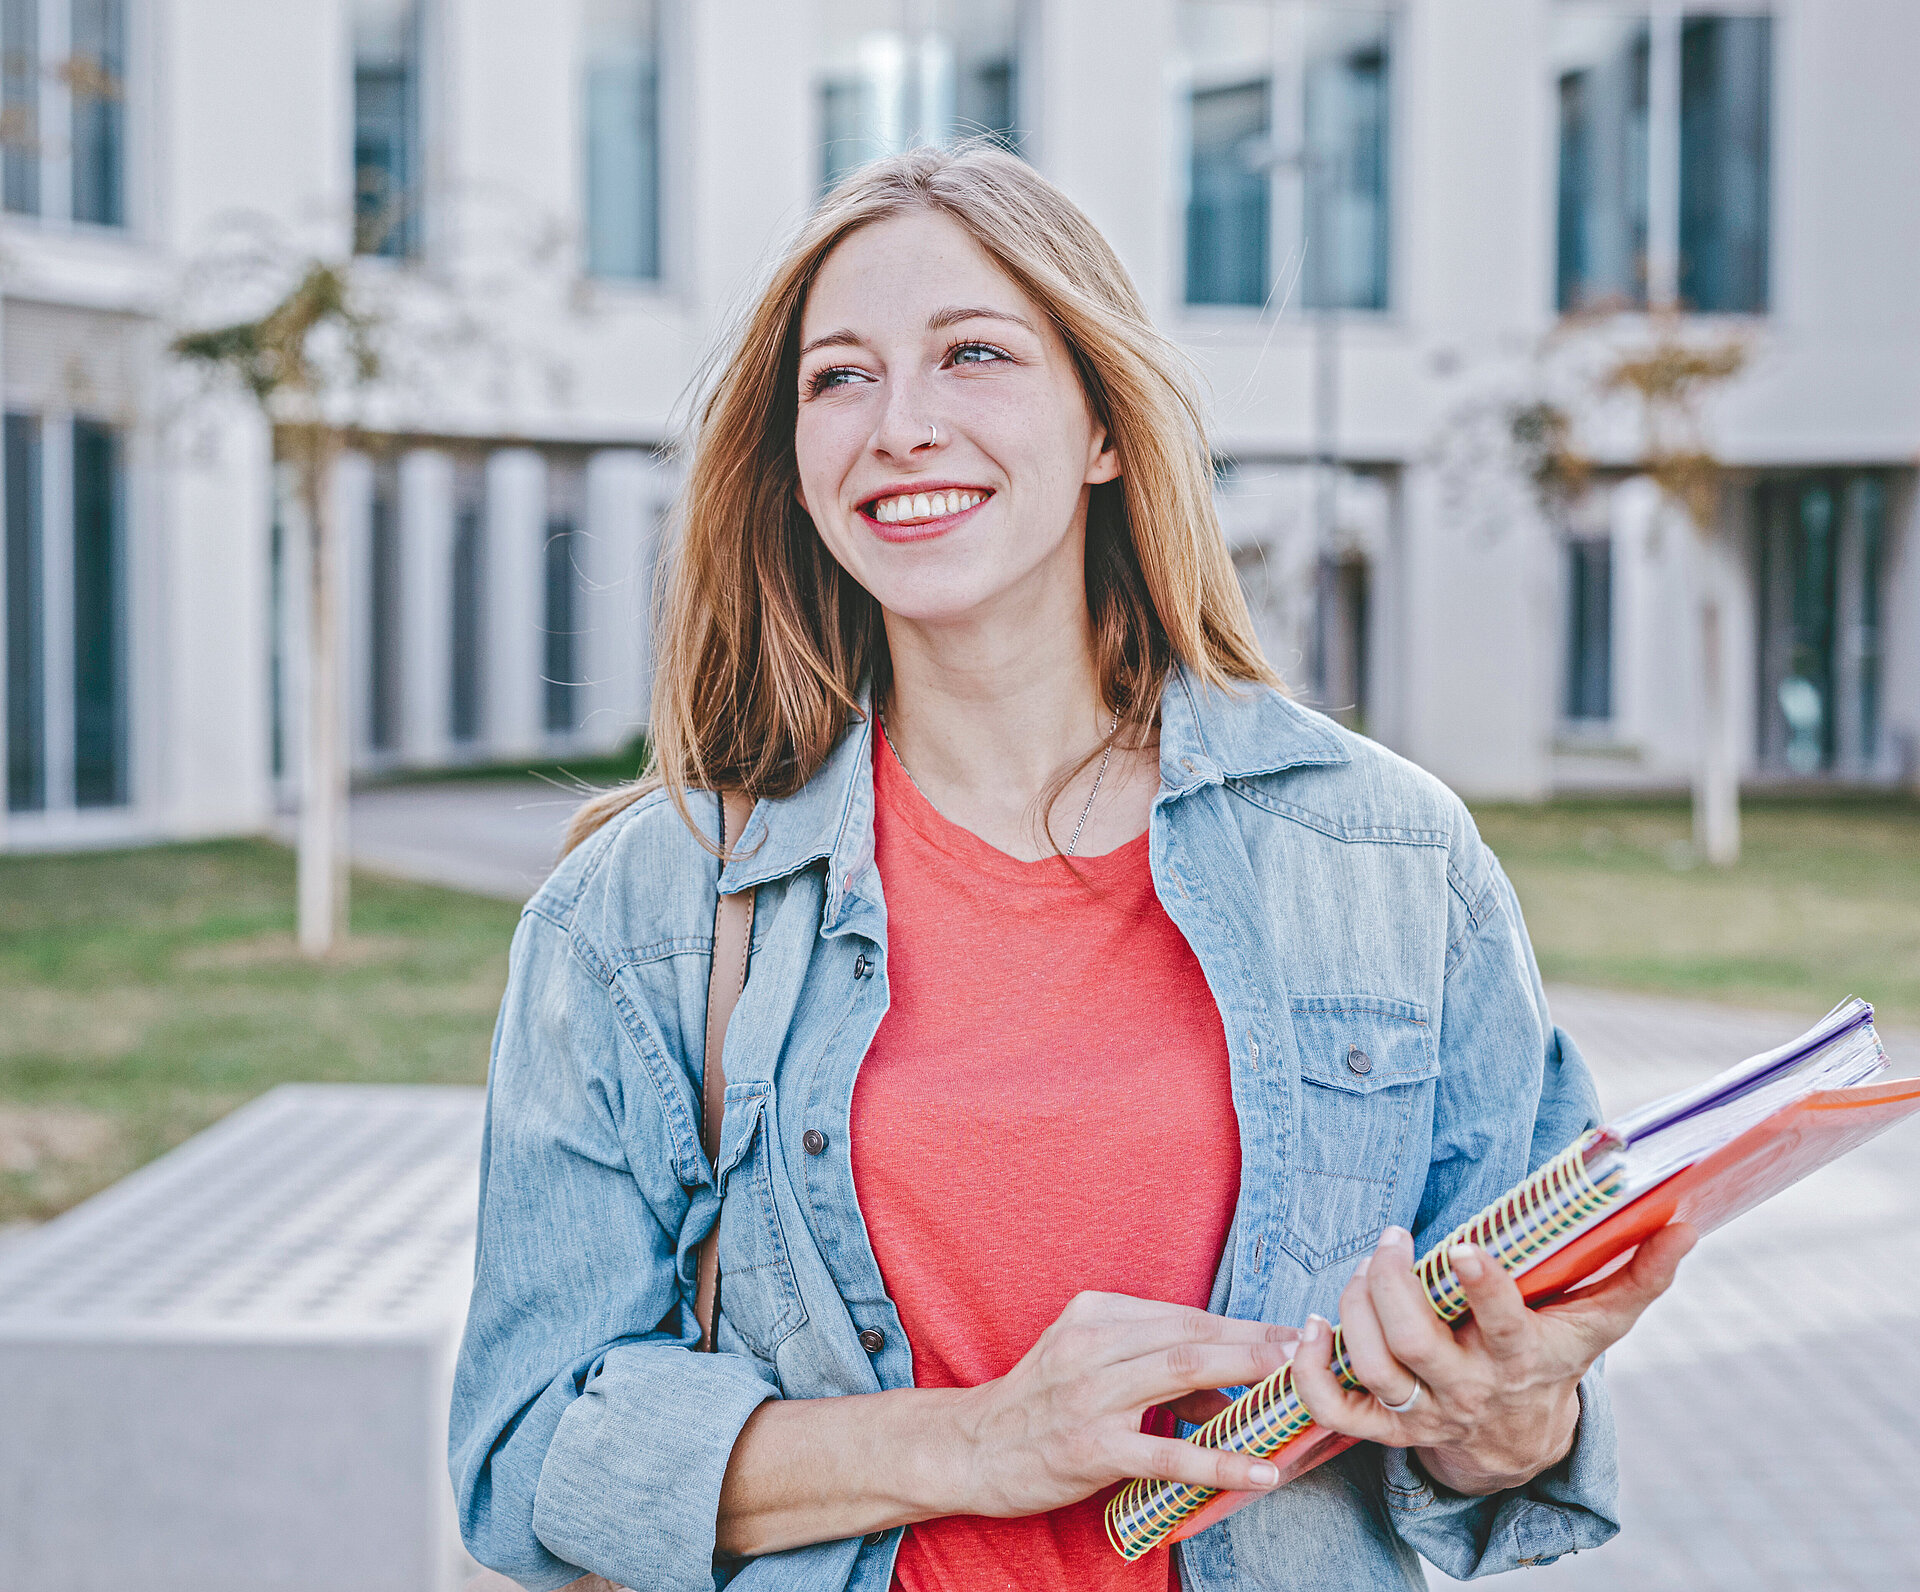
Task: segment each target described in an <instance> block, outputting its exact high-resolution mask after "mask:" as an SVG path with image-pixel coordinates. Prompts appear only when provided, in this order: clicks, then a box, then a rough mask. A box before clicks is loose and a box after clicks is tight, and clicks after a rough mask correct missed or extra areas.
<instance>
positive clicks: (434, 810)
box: [353, 781, 1920, 1592]
mask: <svg viewBox="0 0 1920 1592" xmlns="http://www.w3.org/2000/svg"><path fill="white" fill-rule="evenodd" d="M574 801H575V798H574V797H573V796H572V795H571V794H570V793H568V792H565V791H562V790H559V789H556V788H555V787H553V786H551V785H546V784H542V783H539V782H537V781H518V782H512V783H505V782H503V783H501V784H469V785H445V786H412V787H400V788H394V789H389V790H382V791H375V792H369V793H366V794H363V795H360V796H357V797H355V798H354V805H353V833H354V841H353V850H354V855H355V857H356V859H358V860H359V861H360V862H362V863H363V864H365V865H367V866H370V867H374V868H377V869H381V870H384V871H388V872H394V873H400V874H404V875H406V876H409V877H414V878H424V879H429V880H433V881H435V882H439V883H445V884H450V885H458V886H463V887H465V888H468V889H473V890H477V891H482V892H485V893H489V894H497V895H503V896H508V897H512V898H514V899H524V898H525V897H526V896H527V895H528V894H529V893H530V892H531V891H532V890H533V889H534V888H535V886H536V885H538V883H539V881H540V880H541V878H543V877H544V876H545V873H546V870H547V868H548V867H549V866H550V864H551V862H552V858H553V855H554V853H555V850H556V849H557V846H558V843H559V834H560V830H561V827H562V826H563V825H564V823H565V820H566V815H567V813H568V812H569V811H571V809H572V807H573V804H574ZM1841 993H1843V992H1841V991H1835V996H1836V998H1838V996H1839V995H1840V994H1841ZM1553 999H1554V1013H1555V1016H1556V1017H1557V1018H1558V1020H1559V1021H1560V1023H1561V1024H1562V1025H1563V1026H1564V1027H1566V1028H1567V1029H1568V1030H1569V1031H1570V1032H1571V1033H1572V1034H1573V1035H1574V1036H1575V1038H1576V1039H1578V1040H1579V1042H1580V1044H1581V1046H1582V1048H1583V1049H1584V1050H1585V1052H1586V1054H1587V1056H1588V1058H1589V1060H1590V1061H1591V1062H1592V1063H1593V1067H1594V1072H1595V1074H1596V1076H1597V1077H1598V1079H1599V1083H1600V1092H1601V1098H1602V1102H1603V1104H1604V1105H1605V1107H1606V1108H1607V1110H1609V1111H1610V1112H1612V1111H1619V1110H1621V1109H1623V1108H1625V1107H1628V1106H1632V1105H1637V1104H1639V1103H1640V1102H1642V1101H1644V1100H1648V1099H1651V1098H1653V1097H1655V1096H1657V1095H1661V1094H1665V1093H1668V1092H1670V1091H1672V1090H1674V1089H1677V1088H1679V1087H1680V1086H1681V1085H1683V1084H1685V1083H1687V1082H1689V1081H1691V1080H1693V1079H1696V1078H1700V1077H1704V1076H1706V1075H1708V1074H1710V1073H1712V1072H1715V1071H1717V1070H1718V1069H1720V1068H1722V1067H1725V1066H1727V1065H1729V1064H1730V1063H1732V1062H1734V1061H1737V1060H1738V1059H1740V1058H1741V1057H1742V1056H1747V1055H1751V1054H1753V1053H1754V1052H1756V1051H1759V1050H1763V1049H1766V1048H1768V1047H1770V1046H1772V1045H1775V1044H1778V1043H1779V1042H1780V1041H1781V1040H1783V1039H1787V1038H1791V1037H1792V1036H1793V1034H1795V1033H1796V1032H1798V1031H1799V1030H1800V1029H1802V1028H1804V1027H1805V1026H1806V1024H1807V1022H1809V1021H1811V1020H1812V1018H1814V1017H1815V1016H1817V1015H1819V1014H1818V1013H1813V1012H1809V1013H1803V1014H1799V1015H1797V1016H1796V1015H1787V1016H1782V1015H1778V1014H1772V1013H1761V1012H1747V1011H1740V1010H1734V1009H1729V1008H1725V1007H1717V1006H1707V1005H1698V1004H1690V1003H1682V1002H1674V1001H1660V1000H1651V999H1646V998H1642V997H1636V996H1621V995H1613V994H1603V993H1599V992H1595V991H1589V990H1576V989H1559V990H1555V991H1554V992H1553ZM1889 1047H1890V1049H1891V1050H1892V1051H1893V1056H1894V1061H1895V1065H1896V1069H1897V1070H1898V1071H1900V1072H1906V1073H1911V1072H1920V1034H1897V1035H1891V1036H1889ZM1608 1367H1609V1375H1610V1378H1611V1381H1612V1386H1613V1390H1614V1399H1615V1402H1616V1405H1617V1407H1618V1411H1619V1420H1620V1446H1621V1471H1622V1476H1623V1484H1622V1492H1623V1497H1622V1509H1623V1513H1624V1518H1625V1522H1626V1525H1625V1529H1624V1530H1623V1531H1622V1533H1621V1535H1620V1536H1619V1537H1618V1538H1616V1539H1615V1540H1614V1541H1613V1542H1611V1543H1609V1544H1608V1545H1607V1546H1606V1547H1605V1548H1602V1549H1599V1550H1596V1551H1595V1552H1592V1553H1586V1554H1580V1555H1576V1556H1574V1557H1572V1558H1568V1559H1565V1560H1563V1561H1561V1562H1560V1563H1559V1564H1556V1565H1552V1566H1549V1567H1547V1568H1544V1569H1539V1570H1524V1571H1520V1572H1517V1574H1516V1575H1515V1576H1513V1577H1508V1578H1506V1579H1505V1580H1503V1581H1502V1582H1501V1583H1500V1585H1502V1586H1506V1587H1512V1588H1514V1589H1516V1592H1522V1589H1525V1588H1533V1589H1536V1592H1590V1589H1599V1588H1606V1589H1608V1592H1613V1589H1626V1592H1907V1589H1912V1592H1920V1121H1910V1122H1908V1123H1906V1124H1904V1125H1903V1126H1902V1127H1901V1128H1898V1129H1896V1130H1894V1131H1893V1132H1892V1133H1890V1134H1888V1135H1887V1136H1886V1137H1884V1138H1882V1139H1880V1140H1879V1141H1877V1142H1876V1143H1874V1144H1872V1145H1870V1146H1868V1147H1867V1148H1866V1149H1865V1150H1862V1151H1860V1152H1858V1153H1856V1154H1855V1155H1853V1156H1852V1157H1850V1158H1849V1159H1848V1160H1846V1161H1845V1162H1843V1163H1841V1164H1840V1165H1837V1166H1833V1167H1829V1168H1828V1169H1827V1170H1826V1171H1824V1172H1822V1173H1820V1174H1819V1175H1817V1176H1816V1177H1813V1178H1810V1179H1809V1180H1808V1181H1807V1182H1805V1183H1803V1184H1801V1185H1800V1186H1799V1187H1798V1188H1796V1189H1794V1190H1792V1191H1790V1192H1789V1193H1788V1194H1786V1195H1783V1196H1782V1197H1781V1198H1779V1199H1777V1200H1774V1201H1773V1202H1771V1203H1770V1204H1769V1205H1767V1206H1766V1207H1764V1208H1763V1209H1761V1210H1759V1211H1755V1212H1753V1213H1752V1214H1750V1215H1749V1216H1747V1217H1746V1218H1744V1219H1743V1220H1742V1221H1740V1222H1739V1223H1736V1224H1735V1225H1734V1226H1733V1227H1730V1228H1728V1229H1726V1230H1724V1231H1722V1232H1720V1233H1717V1234H1714V1235H1713V1236H1712V1237H1710V1238H1708V1239H1707V1240H1706V1241H1705V1242H1704V1243H1703V1244H1702V1246H1701V1247H1700V1249H1698V1250H1696V1251H1695V1253H1694V1254H1693V1256H1691V1257H1690V1258H1689V1260H1688V1262H1687V1265H1686V1268H1685V1270H1684V1271H1683V1272H1682V1274H1681V1280H1680V1282H1679V1284H1678V1285H1677V1287H1676V1289H1675V1291H1674V1293H1673V1294H1672V1295H1670V1296H1669V1297H1668V1298H1666V1299H1664V1300H1662V1301H1661V1302H1660V1303H1659V1304H1658V1305H1656V1306H1655V1307H1654V1309H1653V1310H1652V1311H1651V1312H1649V1314H1648V1315H1647V1317H1646V1319H1645V1320H1644V1321H1643V1322H1642V1323H1641V1325H1640V1326H1639V1328H1638V1329H1636V1331H1635V1332H1634V1334H1633V1335H1632V1336H1631V1337H1629V1338H1628V1339H1627V1340H1626V1341H1625V1342H1624V1343H1623V1344H1622V1345H1621V1346H1620V1347H1619V1348H1618V1349H1617V1350H1616V1351H1615V1352H1614V1354H1613V1355H1612V1356H1611V1357H1610V1359H1609V1361H1608ZM1431 1580H1432V1584H1433V1585H1434V1586H1435V1587H1451V1586H1455V1585H1458V1583H1456V1582H1453V1581H1450V1580H1448V1579H1447V1578H1446V1577H1443V1576H1439V1575H1437V1574H1436V1575H1434V1576H1432V1577H1431Z"/></svg>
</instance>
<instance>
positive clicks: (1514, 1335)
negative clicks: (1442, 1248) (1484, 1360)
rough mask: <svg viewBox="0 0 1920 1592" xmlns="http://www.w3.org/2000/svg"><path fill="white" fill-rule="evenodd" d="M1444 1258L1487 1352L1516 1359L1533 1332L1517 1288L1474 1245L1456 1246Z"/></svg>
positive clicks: (1483, 1251) (1496, 1263)
mask: <svg viewBox="0 0 1920 1592" xmlns="http://www.w3.org/2000/svg"><path fill="white" fill-rule="evenodd" d="M1447 1258H1448V1259H1449V1260H1451V1261H1452V1262H1453V1274H1454V1276H1456V1277H1458V1278H1459V1279H1460V1291H1461V1292H1462V1293H1463V1294H1465V1295H1466V1297H1467V1308H1468V1309H1469V1310H1470V1311H1472V1312H1473V1321H1474V1325H1475V1327H1476V1328H1478V1330H1479V1334H1480V1341H1481V1343H1482V1344H1483V1345H1484V1346H1485V1348H1486V1350H1487V1352H1488V1353H1489V1354H1491V1355H1492V1356H1493V1357H1494V1358H1495V1359H1496V1360H1513V1359H1517V1358H1518V1357H1519V1356H1520V1355H1521V1354H1522V1353H1523V1352H1524V1351H1525V1348H1526V1346H1527V1343H1528V1341H1529V1339H1530V1337H1531V1335H1532V1334H1533V1333H1534V1332H1535V1331H1536V1330H1537V1328H1536V1325H1535V1323H1534V1320H1533V1315H1532V1312H1530V1311H1529V1310H1528V1309H1527V1302H1526V1300H1525V1299H1524V1298H1522V1297H1521V1294H1520V1285H1519V1284H1518V1283H1516V1282H1515V1281H1514V1280H1513V1279H1512V1278H1511V1277H1509V1276H1508V1275H1507V1270H1506V1268H1505V1267H1504V1266H1502V1265H1500V1264H1499V1262H1498V1261H1496V1260H1494V1258H1493V1257H1492V1256H1491V1255H1489V1254H1488V1253H1487V1252H1486V1251H1485V1250H1484V1249H1482V1248H1481V1247H1480V1246H1479V1245H1478V1244H1456V1245H1455V1246H1454V1248H1453V1249H1452V1251H1451V1252H1450V1253H1449V1254H1448V1257H1447Z"/></svg>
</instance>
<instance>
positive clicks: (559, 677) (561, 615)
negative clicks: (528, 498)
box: [543, 513, 579, 734]
mask: <svg viewBox="0 0 1920 1592" xmlns="http://www.w3.org/2000/svg"><path fill="white" fill-rule="evenodd" d="M573 536H574V521H573V516H572V515H571V514H564V513H562V514H554V515H552V516H550V517H549V518H548V520H547V555H546V577H547V578H546V586H547V595H546V621H547V638H546V639H547V645H546V658H545V665H546V672H545V675H544V677H543V678H544V680H545V683H546V725H547V729H548V730H549V731H551V732H552V733H555V734H565V733H566V732H567V731H569V730H573V729H575V728H577V727H578V726H577V723H576V721H575V718H574V696H575V694H576V685H575V674H576V670H575V666H574V665H575V658H576V655H577V649H576V647H575V641H576V639H577V637H576V634H575V629H574V624H575V610H576V608H577V607H578V604H577V602H576V600H575V599H576V588H577V586H578V584H579V581H578V577H577V575H576V574H575V572H574V567H573V551H574V549H573Z"/></svg>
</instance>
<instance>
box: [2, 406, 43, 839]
mask: <svg viewBox="0 0 1920 1592" xmlns="http://www.w3.org/2000/svg"><path fill="white" fill-rule="evenodd" d="M4 463H5V469H6V539H7V565H6V576H7V806H8V808H9V809H10V810H11V811H13V812H35V811H38V810H39V809H40V808H43V807H45V806H46V805H47V720H46V690H47V682H46V630H45V615H44V608H43V606H42V605H43V603H44V601H45V592H46V574H45V568H44V561H43V558H42V555H41V540H40V420H39V417H38V416H36V415H15V414H10V415H8V416H7V417H6V423H5V461H4Z"/></svg>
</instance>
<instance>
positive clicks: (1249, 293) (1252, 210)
mask: <svg viewBox="0 0 1920 1592" xmlns="http://www.w3.org/2000/svg"><path fill="white" fill-rule="evenodd" d="M1272 97H1273V85H1272V83H1270V82H1269V81H1268V80H1267V79H1265V78H1260V79H1258V80H1257V81H1255V82H1252V83H1237V84H1233V85H1230V86H1229V87H1226V88H1205V89H1195V90H1194V93H1193V102H1192V114H1193V152H1192V163H1191V166H1190V169H1189V172H1188V186H1187V302H1188V303H1189V304H1260V303H1263V302H1264V301H1265V300H1266V296H1267V279H1268V272H1267V244H1268V235H1269V232H1270V231H1271V226H1270V223H1269V220H1268V215H1267V196H1268V193H1269V192H1270V190H1271V188H1272V183H1271V182H1270V181H1269V180H1268V178H1267V174H1266V173H1265V171H1263V170H1262V169H1261V168H1260V167H1259V166H1258V165H1257V164H1256V163H1255V160H1257V157H1258V152H1259V151H1260V149H1261V148H1263V147H1264V145H1265V143H1266V137H1267V111H1268V105H1269V102H1270V101H1271V100H1272ZM1250 154H1251V155H1253V156H1254V158H1253V159H1250V158H1249V155H1250Z"/></svg>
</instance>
